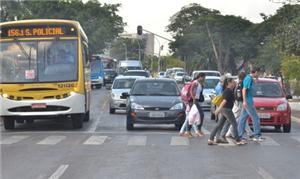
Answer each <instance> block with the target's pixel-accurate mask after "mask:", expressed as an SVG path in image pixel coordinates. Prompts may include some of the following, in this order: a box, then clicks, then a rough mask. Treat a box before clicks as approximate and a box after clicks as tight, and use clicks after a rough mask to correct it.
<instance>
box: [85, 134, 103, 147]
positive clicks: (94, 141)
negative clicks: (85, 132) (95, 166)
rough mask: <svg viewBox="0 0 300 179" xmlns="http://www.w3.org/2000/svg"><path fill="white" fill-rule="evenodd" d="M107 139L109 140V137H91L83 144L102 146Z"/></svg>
mask: <svg viewBox="0 0 300 179" xmlns="http://www.w3.org/2000/svg"><path fill="white" fill-rule="evenodd" d="M106 139H107V136H91V137H90V138H88V139H87V140H86V141H85V142H84V143H83V144H84V145H102V144H103V143H104V142H105V140H106Z"/></svg>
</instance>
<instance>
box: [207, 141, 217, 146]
mask: <svg viewBox="0 0 300 179" xmlns="http://www.w3.org/2000/svg"><path fill="white" fill-rule="evenodd" d="M207 144H208V145H217V144H218V143H216V142H215V141H213V140H208V141H207Z"/></svg>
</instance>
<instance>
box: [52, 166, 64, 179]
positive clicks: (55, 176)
mask: <svg viewBox="0 0 300 179" xmlns="http://www.w3.org/2000/svg"><path fill="white" fill-rule="evenodd" d="M68 167H69V165H61V166H59V167H58V169H57V170H56V171H55V172H54V173H53V174H52V175H51V176H50V177H49V179H59V178H60V177H61V176H62V175H63V174H64V172H65V171H66V170H67V168H68Z"/></svg>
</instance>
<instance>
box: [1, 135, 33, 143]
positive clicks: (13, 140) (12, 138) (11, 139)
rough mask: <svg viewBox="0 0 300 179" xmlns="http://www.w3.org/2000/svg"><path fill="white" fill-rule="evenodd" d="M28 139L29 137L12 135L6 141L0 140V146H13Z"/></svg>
mask: <svg viewBox="0 0 300 179" xmlns="http://www.w3.org/2000/svg"><path fill="white" fill-rule="evenodd" d="M28 137H29V136H26V135H14V136H10V137H8V138H6V139H3V138H2V139H1V140H0V144H15V143H17V142H20V141H21V140H24V139H26V138H28Z"/></svg>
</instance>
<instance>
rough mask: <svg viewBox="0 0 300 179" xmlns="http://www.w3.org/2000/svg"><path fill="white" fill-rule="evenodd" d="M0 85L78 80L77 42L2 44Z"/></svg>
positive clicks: (47, 41) (54, 41)
mask: <svg viewBox="0 0 300 179" xmlns="http://www.w3.org/2000/svg"><path fill="white" fill-rule="evenodd" d="M0 45H1V48H0V59H1V61H0V71H1V75H0V83H36V82H61V81H76V80H77V53H76V52H77V41H76V40H43V41H12V42H1V44H0Z"/></svg>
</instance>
